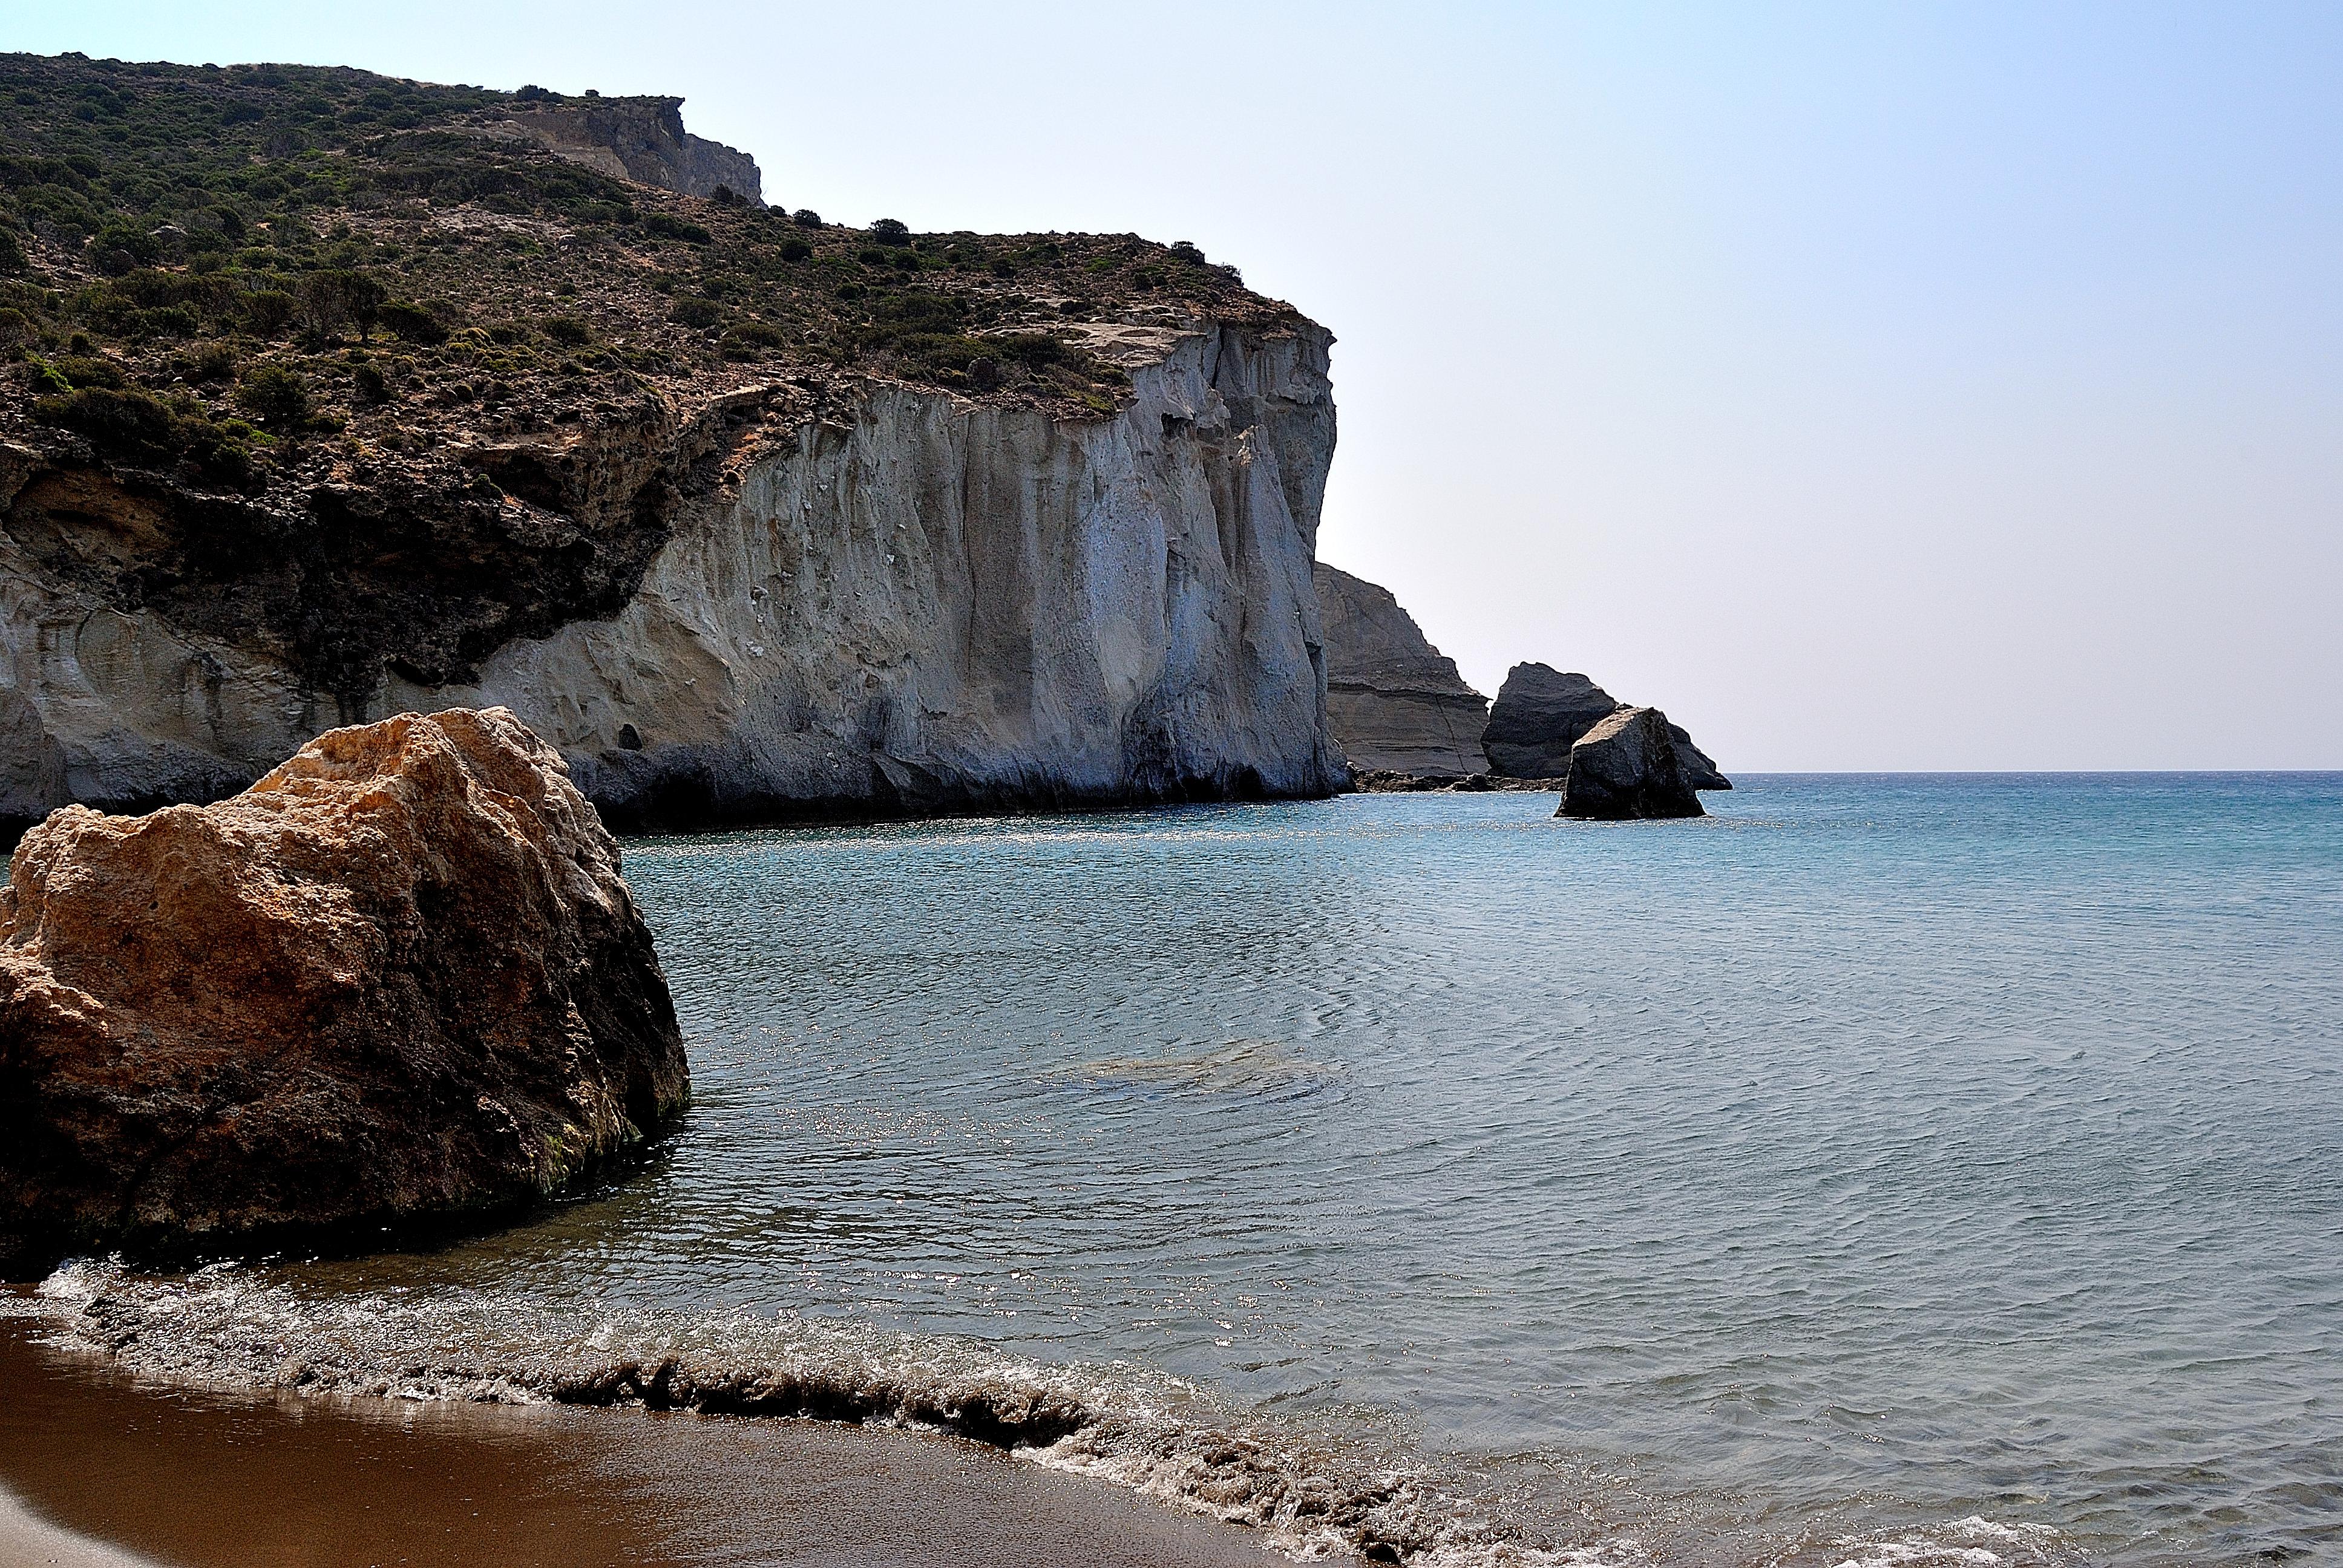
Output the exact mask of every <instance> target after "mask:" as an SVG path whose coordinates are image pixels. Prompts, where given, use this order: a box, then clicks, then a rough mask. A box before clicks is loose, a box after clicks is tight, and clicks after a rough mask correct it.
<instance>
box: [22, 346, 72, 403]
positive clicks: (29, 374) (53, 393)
mask: <svg viewBox="0 0 2343 1568" xmlns="http://www.w3.org/2000/svg"><path fill="white" fill-rule="evenodd" d="M25 379H26V380H27V381H29V382H31V383H32V387H33V395H34V396H35V397H63V396H65V394H66V393H68V392H70V391H72V390H73V383H72V382H71V381H69V380H67V379H66V378H65V372H64V371H62V370H60V369H58V368H57V367H55V366H54V365H52V364H50V363H49V362H48V361H47V360H45V359H44V358H42V357H40V356H39V355H37V354H33V355H27V356H26V357H25Z"/></svg>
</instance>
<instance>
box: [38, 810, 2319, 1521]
mask: <svg viewBox="0 0 2343 1568" xmlns="http://www.w3.org/2000/svg"><path fill="white" fill-rule="evenodd" d="M1745 783H1746V787H1745V788H1744V789H1739V790H1736V791H1735V792H1734V793H1732V794H1729V795H1712V796H1709V797H1707V798H1706V799H1707V801H1708V803H1709V805H1710V807H1711V809H1712V810H1713V812H1714V813H1715V815H1714V816H1713V817H1712V818H1711V819H1707V820H1704V821H1697V822H1684V823H1654V824H1630V825H1616V826H1594V825H1583V824H1574V823H1566V822H1556V821H1554V820H1552V819H1550V818H1549V816H1548V813H1550V812H1551V811H1552V809H1553V798H1552V797H1551V796H1544V795H1479V796H1366V797H1351V798H1347V799H1340V800H1335V801H1329V802H1320V803H1301V804H1282V805H1262V806H1242V807H1228V808H1199V809H1182V810H1176V811H1170V812H1162V813H1155V814H1148V815H1132V816H1108V817H1081V818H1065V819H1018V820H995V821H983V822H973V823H971V822H957V823H945V824H927V825H906V826H892V827H881V828H853V829H797V830H786V831H778V830H777V831H767V832H753V833H736V834H726V835H721V836H713V837H703V838H689V839H648V840H639V841H634V842H630V843H629V844H628V849H627V871H628V877H629V879H630V880H631V881H632V883H633V885H634V887H635V890H636V891H637V894H638V896H639V899H640V900H641V902H642V904H643V906H644V909H645V910H646V913H647V914H648V916H649V920H650V921H651V925H652V928H653V930H654V931H655V932H656V933H657V935H658V938H659V946H660V950H661V953H662V955H663V958H664V961H665V963H666V965H667V970H668V974H669V980H670V982H671V984H672V985H673V988H674V990H675V994H676V1000H677V1004H678V1008H679V1012H680V1013H681V1015H682V1017H683V1020H684V1023H685V1027H686V1030H687V1031H688V1033H689V1040H690V1044H691V1050H692V1057H693V1064H694V1071H695V1082H696V1088H697V1096H698V1099H697V1104H696V1107H695V1109H694V1111H693V1112H692V1114H691V1116H690V1119H689V1122H688V1123H687V1124H686V1125H685V1127H684V1128H683V1129H682V1131H680V1132H679V1134H678V1135H677V1136H676V1137H675V1138H674V1139H673V1140H672V1141H670V1142H669V1144H668V1145H667V1146H666V1147H665V1148H664V1149H663V1151H661V1152H660V1154H659V1157H658V1158H657V1159H656V1161H654V1162H653V1163H652V1164H651V1166H650V1167H649V1169H648V1170H646V1171H641V1172H639V1173H638V1174H637V1175H635V1176H634V1177H633V1178H632V1179H631V1180H629V1181H626V1182H624V1183H622V1184H619V1185H618V1186H616V1187H615V1188H613V1189H612V1190H610V1191H607V1192H606V1193H603V1194H601V1195H598V1196H597V1197H596V1198H594V1199H593V1200H591V1201H584V1202H579V1203H576V1204H572V1205H569V1206H567V1207H564V1208H563V1209H561V1210H559V1211H557V1212H555V1213H554V1214H552V1215H550V1216H548V1218H546V1219H545V1220H544V1221H542V1222H540V1223H538V1224H535V1225H532V1226H530V1227H528V1228H525V1229H522V1230H519V1231H511V1232H508V1233H505V1234H502V1235H498V1236H495V1237H490V1238H486V1239H483V1240H480V1241H473V1242H469V1243H467V1244H464V1245H461V1246H458V1247H457V1248H454V1249H452V1250H449V1251H443V1252H439V1253H436V1254H432V1255H429V1256H427V1257H392V1258H384V1259H375V1260H368V1261H358V1262H342V1263H330V1264H310V1265H306V1266H301V1267H295V1268H287V1269H280V1270H276V1271H264V1272H255V1271H240V1272H237V1273H236V1274H235V1275H233V1276H232V1277H229V1278H226V1280H225V1282H223V1280H222V1279H220V1278H214V1279H211V1280H209V1281H207V1282H205V1283H204V1284H203V1285H202V1287H201V1290H202V1291H208V1292H213V1298H215V1299H212V1301H211V1305H210V1306H209V1307H206V1308H204V1309H202V1310H197V1309H196V1308H195V1307H190V1306H187V1305H186V1304H185V1302H182V1303H181V1305H180V1306H178V1307H176V1308H174V1309H173V1310H174V1311H176V1312H179V1314H180V1326H179V1327H178V1328H176V1329H174V1328H170V1327H168V1326H167V1325H164V1324H161V1322H160V1320H157V1321H156V1326H152V1327H150V1331H149V1337H150V1338H151V1339H153V1340H155V1341H156V1342H159V1341H161V1340H163V1339H166V1338H167V1337H169V1335H170V1334H172V1333H180V1334H184V1335H186V1336H196V1335H198V1334H210V1335H211V1336H213V1340H214V1342H216V1345H217V1346H226V1347H227V1348H226V1349H221V1350H220V1351H219V1352H218V1353H219V1354H220V1355H221V1356H222V1357H224V1358H226V1359H228V1360H234V1359H236V1357H243V1358H245V1359H246V1360H249V1361H251V1362H253V1363H254V1366H255V1370H256V1372H266V1370H267V1367H269V1366H273V1365H274V1364H275V1362H271V1361H268V1359H267V1358H269V1357H270V1356H272V1355H274V1356H277V1357H279V1358H280V1359H281V1356H282V1354H284V1353H285V1347H286V1346H287V1344H291V1345H293V1346H294V1347H295V1348H296V1349H300V1348H302V1347H301V1342H302V1341H303V1339H304V1336H308V1337H309V1338H312V1339H335V1338H336V1337H337V1336H338V1337H339V1340H340V1341H343V1342H349V1343H345V1344H344V1348H343V1351H342V1352H340V1353H342V1354H343V1355H344V1356H345V1358H346V1359H347V1360H350V1361H353V1362H357V1361H365V1360H367V1358H369V1357H371V1358H372V1360H373V1362H379V1363H380V1364H381V1365H383V1366H385V1367H389V1366H391V1365H392V1364H393V1363H400V1364H402V1365H403V1358H404V1359H407V1360H411V1359H413V1357H412V1356H411V1355H410V1354H409V1352H411V1351H412V1349H413V1346H414V1345H415V1344H420V1343H428V1344H430V1345H431V1346H433V1347H436V1348H435V1352H434V1353H435V1354H438V1355H440V1356H441V1357H442V1359H443V1362H445V1364H446V1365H447V1367H449V1368H451V1369H458V1370H462V1371H466V1372H478V1373H488V1372H494V1371H495V1370H496V1369H497V1368H498V1366H500V1365H502V1364H503V1363H502V1362H499V1360H498V1358H499V1357H503V1358H507V1359H508V1360H509V1359H512V1358H522V1359H526V1358H527V1357H528V1356H532V1355H542V1354H547V1353H550V1352H549V1351H548V1348H547V1347H548V1346H554V1345H557V1344H558V1345H561V1346H566V1347H568V1352H575V1353H580V1354H582V1353H587V1352H593V1351H597V1350H603V1349H608V1348H609V1347H611V1346H613V1345H633V1344H654V1345H656V1344H662V1343H663V1344H669V1345H670V1346H671V1345H675V1344H688V1345H689V1346H695V1347H698V1348H697V1349H696V1351H695V1352H694V1353H696V1354H698V1355H699V1356H701V1357H702V1358H703V1360H708V1359H714V1360H721V1359H723V1358H724V1357H726V1356H730V1357H733V1358H736V1359H738V1358H742V1357H750V1358H754V1357H762V1358H765V1359H766V1360H768V1361H770V1360H771V1359H773V1358H775V1357H779V1356H783V1355H788V1356H794V1357H799V1358H801V1359H802V1358H807V1357H811V1358H815V1359H820V1358H822V1357H830V1359H831V1360H832V1361H834V1362H838V1363H839V1364H840V1365H845V1364H848V1363H849V1362H855V1358H858V1357H859V1358H861V1360H860V1362H856V1363H855V1364H860V1365H863V1366H866V1367H867V1366H868V1365H869V1364H870V1363H871V1359H872V1358H878V1359H879V1360H881V1361H884V1360H887V1359H888V1358H893V1361H892V1362H890V1364H895V1365H902V1364H908V1363H909V1362H920V1363H921V1364H924V1365H929V1366H931V1367H933V1368H937V1369H940V1372H938V1375H951V1376H960V1377H968V1376H972V1375H977V1374H979V1373H980V1372H982V1373H987V1374H988V1375H989V1374H991V1373H1001V1374H1002V1375H1014V1376H1020V1377H1025V1378H1028V1379H1030V1380H1037V1381H1038V1382H1040V1383H1042V1384H1049V1385H1051V1386H1056V1387H1062V1388H1069V1389H1078V1390H1079V1391H1080V1397H1081V1399H1082V1400H1084V1401H1086V1402H1088V1404H1089V1406H1090V1407H1091V1408H1095V1409H1097V1410H1100V1411H1107V1412H1125V1413H1128V1412H1142V1413H1143V1414H1144V1415H1145V1416H1146V1418H1147V1421H1148V1422H1152V1423H1153V1424H1151V1425H1149V1426H1147V1427H1146V1429H1145V1431H1144V1432H1142V1433H1141V1434H1140V1435H1138V1436H1132V1435H1131V1432H1132V1431H1133V1430H1136V1429H1129V1428H1123V1429H1118V1431H1119V1432H1121V1437H1118V1438H1115V1439H1113V1440H1111V1441H1110V1440H1107V1439H1100V1440H1097V1441H1092V1442H1089V1443H1088V1444H1087V1445H1085V1444H1084V1443H1081V1442H1072V1443H1067V1444H1061V1446H1060V1448H1059V1450H1057V1451H1055V1452H1054V1457H1057V1458H1058V1459H1060V1460H1061V1462H1066V1463H1070V1464H1071V1463H1081V1464H1084V1465H1088V1466H1090V1467H1091V1468H1100V1469H1104V1470H1107V1471H1109V1472H1110V1473H1118V1474H1123V1475H1124V1476H1125V1477H1126V1479H1131V1480H1133V1481H1145V1482H1147V1483H1149V1484H1151V1485H1152V1486H1153V1487H1155V1489H1156V1490H1159V1491H1165V1492H1172V1493H1181V1494H1182V1495H1184V1496H1186V1497H1188V1498H1189V1499H1190V1500H1191V1501H1193V1500H1194V1499H1195V1498H1196V1497H1197V1496H1198V1495H1199V1494H1200V1493H1199V1488H1200V1486H1201V1487H1202V1494H1204V1495H1206V1496H1208V1497H1215V1496H1221V1495H1222V1494H1220V1493H1213V1492H1212V1487H1213V1486H1221V1485H1222V1484H1223V1482H1222V1481H1221V1480H1212V1481H1211V1484H1210V1485H1204V1484H1203V1483H1196V1482H1194V1480H1193V1478H1194V1476H1196V1475H1198V1474H1202V1473H1204V1471H1205V1470H1209V1469H1210V1466H1209V1465H1206V1466H1204V1467H1203V1469H1202V1470H1200V1469H1199V1464H1200V1462H1199V1461H1197V1460H1196V1459H1195V1455H1196V1454H1197V1453H1199V1452H1203V1450H1202V1449H1200V1448H1198V1447H1197V1446H1196V1445H1195V1444H1193V1443H1190V1444H1189V1445H1188V1446H1187V1447H1185V1448H1182V1447H1180V1446H1179V1445H1178V1444H1177V1443H1173V1442H1171V1441H1170V1440H1169V1439H1168V1438H1167V1437H1166V1436H1165V1432H1167V1431H1169V1430H1171V1429H1172V1428H1175V1427H1176V1428H1180V1429H1182V1430H1184V1431H1191V1432H1210V1431H1221V1430H1227V1431H1241V1432H1244V1433H1246V1434H1247V1435H1248V1436H1249V1437H1250V1438H1251V1439H1252V1440H1253V1441H1254V1442H1257V1443H1258V1444H1260V1445H1262V1446H1261V1447H1260V1448H1259V1449H1258V1450H1257V1451H1256V1452H1259V1453H1260V1454H1262V1455H1263V1456H1265V1457H1263V1458H1262V1459H1261V1460H1260V1461H1259V1462H1260V1463H1261V1464H1262V1465H1268V1466H1272V1467H1274V1468H1276V1469H1277V1470H1278V1471H1279V1472H1280V1473H1281V1474H1282V1475H1283V1476H1284V1477H1286V1478H1287V1479H1288V1480H1291V1479H1292V1477H1294V1476H1296V1475H1300V1474H1302V1473H1308V1472H1312V1470H1313V1469H1314V1470H1316V1471H1319V1472H1322V1473H1323V1474H1324V1475H1325V1476H1330V1477H1339V1478H1341V1479H1340V1481H1339V1485H1340V1486H1349V1487H1353V1489H1355V1488H1357V1487H1360V1486H1363V1485H1365V1484H1366V1483H1365V1482H1364V1481H1363V1480H1362V1479H1361V1478H1371V1477H1373V1475H1375V1474H1378V1473H1383V1472H1386V1471H1388V1470H1390V1469H1391V1467H1393V1466H1394V1465H1405V1466H1407V1467H1409V1469H1410V1472H1411V1474H1412V1477H1413V1479H1412V1481H1411V1483H1410V1484H1411V1486H1412V1487H1413V1488H1415V1489H1416V1492H1415V1493H1411V1497H1410V1499H1409V1502H1408V1507H1409V1508H1410V1509H1411V1510H1413V1513H1411V1514H1410V1517H1409V1519H1408V1520H1406V1521H1404V1522H1403V1527H1394V1528H1393V1529H1389V1530H1386V1531H1384V1532H1383V1535H1382V1536H1380V1537H1376V1538H1379V1539H1391V1540H1394V1541H1397V1542H1399V1543H1401V1545H1402V1547H1403V1550H1405V1551H1406V1552H1408V1553H1411V1554H1413V1555H1414V1556H1416V1557H1419V1558H1422V1559H1423V1560H1425V1561H1434V1562H1452V1561H1453V1562H1459V1563H1463V1562H1474V1561H1505V1560H1523V1559H1528V1560H1534V1558H1535V1553H1534V1552H1533V1550H1532V1549H1533V1548H1534V1547H1541V1546H1542V1547H1545V1548H1550V1549H1553V1550H1555V1551H1568V1552H1572V1553H1585V1554H1588V1557H1589V1560H1592V1559H1597V1558H1599V1559H1602V1560H1617V1561H1660V1562H1673V1561H1687V1562H1753V1563H1754V1562H1797V1563H1806V1562H1813V1563H1843V1562H1847V1561H1857V1562H1878V1563H1901V1562H1925V1563H1936V1562H1942V1563H1956V1562H1958V1563H1978V1564H1984V1563H1993V1562H2011V1563H2028V1562H2066V1561H2084V1560H2102V1559H2106V1560H2115V1561H2122V1562H2137V1563H2162V1562H2173V1563H2178V1562H2183V1561H2186V1562H2222V1561H2239V1562H2243V1561H2252V1560H2268V1559H2269V1558H2270V1557H2272V1556H2275V1555H2282V1554H2286V1553H2343V1050H2338V1043H2343V1040H2338V1036H2343V1026H2338V1023H2337V1021H2336V1020H2338V1017H2343V776H2338V775H2315V776H2313V775H2295V776H2238V777H2209V776H2196V777H2187V778H2166V777H2142V776H2113V777H2096V778H2087V777H2072V776H2061V777H2047V778H1978V777H1946V778H1915V777H1891V778H1876V779H1866V778H1846V777H1831V778H1768V779H1750V780H1747V781H1745ZM91 1288H96V1287H91ZM106 1288H111V1289H115V1290H116V1291H117V1292H118V1291H119V1290H120V1289H121V1288H122V1286H121V1282H114V1283H113V1284H112V1285H111V1286H108V1287H106ZM59 1293H60V1294H61V1295H70V1294H72V1292H70V1291H61V1292H59ZM198 1293H200V1292H198ZM231 1298H232V1299H231ZM206 1313H208V1314H209V1315H206ZM256 1323H271V1324H276V1325H277V1327H276V1328H275V1329H269V1330H266V1331H265V1332H264V1330H263V1329H260V1328H256V1327H255V1324H256ZM223 1325H230V1326H223ZM402 1325H403V1326H402ZM272 1333H273V1334H274V1335H275V1336H276V1337H275V1338H274V1339H271V1338H270V1335H271V1334H272ZM906 1333H908V1334H910V1335H911V1336H914V1337H912V1338H909V1339H906V1338H903V1337H902V1336H903V1335H904V1334H906ZM368 1336H372V1339H371V1340H369V1339H368ZM402 1336H404V1337H402ZM936 1336H941V1337H936ZM360 1340H366V1341H367V1345H358V1346H357V1348H351V1346H352V1344H355V1343H356V1342H357V1341H360ZM272 1346H273V1347H274V1348H273V1349H272V1348H271V1347H272ZM368 1346H370V1347H371V1348H368ZM450 1347H458V1348H460V1349H461V1351H462V1352H463V1353H462V1354H461V1355H460V1356H458V1357H457V1358H456V1360H454V1361H446V1359H445V1358H446V1357H447V1355H448V1354H449V1353H451V1352H450ZM306 1353H308V1354H311V1355H313V1356H320V1357H321V1359H327V1360H330V1359H331V1358H330V1356H323V1355H322V1353H321V1352H318V1351H317V1347H316V1346H315V1345H310V1346H308V1347H307V1352H306ZM263 1362H266V1366H264V1365H263V1364H262V1363H263ZM458 1363H460V1367H458ZM857 1375H860V1374H857ZM361 1381H362V1380H361ZM392 1381H394V1382H396V1381H397V1380H396V1378H394V1379H393V1380H392ZM521 1381H523V1382H526V1380H521ZM1119 1443H1120V1444H1121V1446H1118V1444H1119ZM1182 1467H1184V1469H1183V1468H1182ZM1183 1474H1184V1475H1187V1476H1189V1477H1190V1480H1189V1481H1182V1480H1181V1479H1180V1477H1181V1476H1182V1475H1183ZM1208 1479H1209V1478H1208ZM1328 1484H1337V1483H1328ZM1419 1493H1420V1494H1419ZM1374 1506H1377V1507H1382V1508H1384V1509H1385V1510H1386V1511H1387V1512H1389V1511H1390V1510H1393V1509H1396V1508H1397V1507H1398V1504H1397V1503H1392V1502H1390V1501H1389V1500H1386V1501H1385V1502H1383V1503H1376V1504H1374ZM1302 1512H1303V1513H1304V1514H1307V1512H1308V1511H1307V1508H1306V1507H1305V1508H1304V1509H1303V1511H1302ZM1287 1513H1288V1518H1287V1520H1286V1523H1287V1524H1288V1525H1293V1523H1294V1521H1293V1518H1292V1508H1291V1507H1289V1508H1288V1510H1287ZM1435 1515H1437V1517H1436V1518H1435V1517H1434V1516H1435ZM1492 1522H1493V1523H1492ZM1304 1523H1306V1519H1305V1521H1304ZM1338 1538H1341V1537H1340V1536H1339V1534H1338V1535H1336V1536H1331V1537H1330V1536H1326V1535H1324V1534H1323V1533H1321V1535H1320V1536H1318V1537H1315V1539H1321V1540H1323V1539H1338ZM1353 1538H1356V1537H1353ZM1289 1539H1290V1541H1292V1542H1306V1541H1308V1540H1311V1539H1313V1537H1312V1536H1311V1534H1310V1533H1309V1531H1308V1530H1306V1529H1300V1528H1298V1527H1296V1528H1294V1529H1292V1530H1290V1531H1289Z"/></svg>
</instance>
